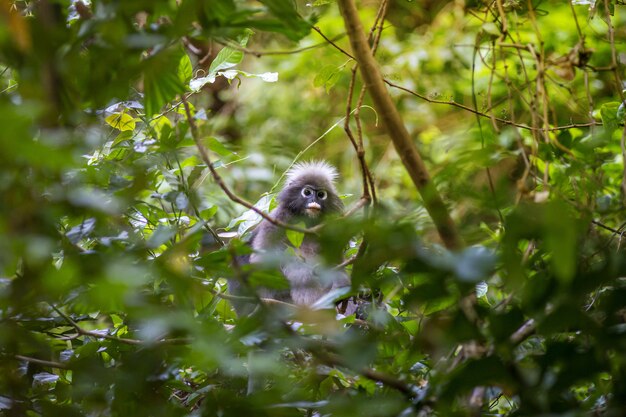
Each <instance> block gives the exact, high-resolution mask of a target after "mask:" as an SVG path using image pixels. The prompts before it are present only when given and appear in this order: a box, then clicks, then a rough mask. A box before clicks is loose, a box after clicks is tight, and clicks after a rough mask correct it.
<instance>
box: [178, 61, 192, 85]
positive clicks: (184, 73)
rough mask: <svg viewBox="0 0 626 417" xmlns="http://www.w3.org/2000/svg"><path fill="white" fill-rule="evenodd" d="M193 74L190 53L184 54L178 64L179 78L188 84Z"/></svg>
mask: <svg viewBox="0 0 626 417" xmlns="http://www.w3.org/2000/svg"><path fill="white" fill-rule="evenodd" d="M192 76H193V66H192V65H191V59H189V55H187V54H183V56H182V57H181V58H180V62H179V64H178V78H180V81H181V82H182V83H183V84H187V83H188V82H189V80H191V77H192Z"/></svg>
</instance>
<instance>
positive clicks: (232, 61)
mask: <svg viewBox="0 0 626 417" xmlns="http://www.w3.org/2000/svg"><path fill="white" fill-rule="evenodd" d="M251 34H252V31H246V33H245V34H244V35H242V36H241V37H240V38H239V44H240V45H241V46H242V47H245V46H246V45H247V44H248V39H250V35H251ZM242 60H243V52H242V51H241V50H239V49H235V48H231V47H230V46H225V47H224V48H222V50H221V51H219V52H218V53H217V56H216V57H215V59H214V60H213V62H211V66H210V67H209V74H216V73H217V72H218V71H220V70H224V69H228V68H232V67H234V66H235V65H237V64H239V63H240V62H241V61H242Z"/></svg>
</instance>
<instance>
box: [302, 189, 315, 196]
mask: <svg viewBox="0 0 626 417" xmlns="http://www.w3.org/2000/svg"><path fill="white" fill-rule="evenodd" d="M312 194H313V190H311V189H310V188H309V187H304V188H303V189H302V197H311V195H312Z"/></svg>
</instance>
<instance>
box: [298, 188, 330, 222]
mask: <svg viewBox="0 0 626 417" xmlns="http://www.w3.org/2000/svg"><path fill="white" fill-rule="evenodd" d="M300 195H301V196H302V198H303V199H304V201H303V207H304V210H303V211H304V214H305V215H306V216H309V217H311V218H314V219H315V218H317V217H318V216H319V215H320V214H321V212H322V204H325V203H324V201H325V200H326V199H327V198H328V192H327V191H326V190H324V189H323V188H314V187H313V186H311V185H305V186H304V188H302V191H300Z"/></svg>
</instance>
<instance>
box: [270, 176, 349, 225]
mask: <svg viewBox="0 0 626 417" xmlns="http://www.w3.org/2000/svg"><path fill="white" fill-rule="evenodd" d="M279 201H280V202H281V204H282V205H283V206H284V207H286V208H287V209H288V210H289V212H290V213H292V214H293V215H294V216H296V217H300V218H305V219H308V221H307V223H317V222H319V221H321V218H322V216H324V215H325V214H327V213H333V212H335V213H336V212H341V211H342V210H343V204H342V202H341V200H340V199H339V197H338V196H337V195H336V193H335V192H334V189H333V188H332V186H331V185H330V184H326V183H324V182H320V181H311V179H310V178H309V179H308V180H307V181H297V182H294V183H292V184H290V185H289V186H287V187H285V189H284V190H283V191H282V193H281V194H280V196H279Z"/></svg>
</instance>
